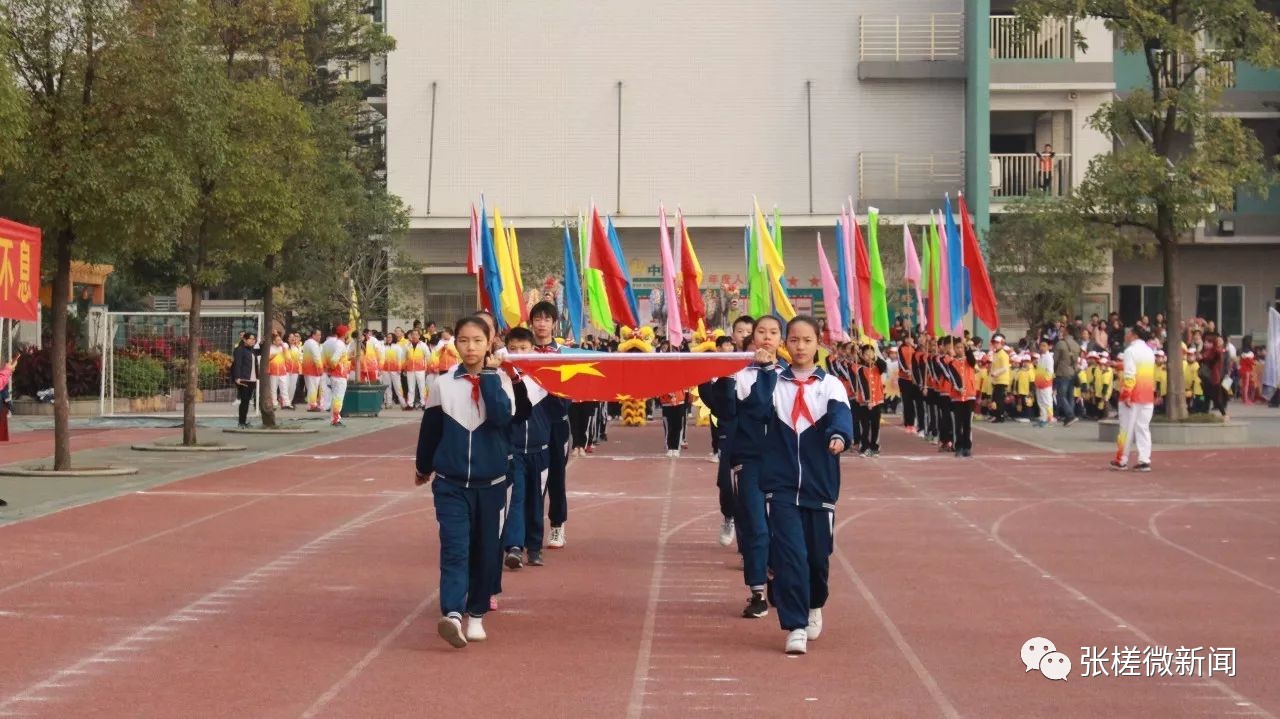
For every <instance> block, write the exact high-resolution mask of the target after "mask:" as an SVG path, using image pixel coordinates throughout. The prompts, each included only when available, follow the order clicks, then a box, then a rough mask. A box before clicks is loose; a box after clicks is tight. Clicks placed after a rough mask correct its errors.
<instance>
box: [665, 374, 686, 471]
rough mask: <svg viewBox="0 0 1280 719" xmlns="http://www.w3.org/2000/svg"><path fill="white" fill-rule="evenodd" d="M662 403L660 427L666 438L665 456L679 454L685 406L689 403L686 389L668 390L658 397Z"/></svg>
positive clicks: (676, 456)
mask: <svg viewBox="0 0 1280 719" xmlns="http://www.w3.org/2000/svg"><path fill="white" fill-rule="evenodd" d="M658 401H659V402H660V403H661V404H662V429H663V436H664V437H665V438H666V444H667V456H668V457H672V458H678V457H679V456H680V441H681V439H683V438H684V418H685V406H686V405H688V403H689V392H688V390H683V389H682V390H679V391H677V392H668V393H666V394H664V395H662V396H661V397H659V398H658Z"/></svg>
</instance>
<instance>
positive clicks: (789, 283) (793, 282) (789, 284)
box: [787, 277, 800, 287]
mask: <svg viewBox="0 0 1280 719" xmlns="http://www.w3.org/2000/svg"><path fill="white" fill-rule="evenodd" d="M798 284H800V280H797V279H796V278H794V277H788V278H787V287H795V286H796V285H798Z"/></svg>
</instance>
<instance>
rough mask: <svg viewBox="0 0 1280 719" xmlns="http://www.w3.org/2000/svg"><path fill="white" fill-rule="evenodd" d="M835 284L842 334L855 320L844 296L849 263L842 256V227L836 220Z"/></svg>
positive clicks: (847, 291) (850, 306) (847, 286)
mask: <svg viewBox="0 0 1280 719" xmlns="http://www.w3.org/2000/svg"><path fill="white" fill-rule="evenodd" d="M836 283H837V285H838V287H837V288H836V289H837V290H838V291H839V295H840V320H841V321H842V322H843V323H844V327H841V328H840V330H841V331H842V332H843V331H844V330H845V329H846V328H848V327H849V326H850V325H852V324H853V323H854V322H855V320H854V319H853V318H852V317H851V316H850V313H851V308H852V305H853V303H852V302H850V301H849V298H848V297H847V296H846V295H848V294H849V263H848V262H846V261H845V256H844V226H843V225H842V224H841V223H840V221H839V220H836ZM828 316H830V315H828Z"/></svg>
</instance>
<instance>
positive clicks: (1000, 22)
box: [990, 15, 1075, 60]
mask: <svg viewBox="0 0 1280 719" xmlns="http://www.w3.org/2000/svg"><path fill="white" fill-rule="evenodd" d="M990 23H991V25H990V30H991V40H990V43H991V44H990V50H991V57H992V58H994V59H996V60H1072V59H1074V58H1075V20H1074V19H1073V18H1057V17H1047V18H1045V19H1044V20H1042V21H1041V22H1040V25H1039V26H1038V27H1034V28H1025V27H1024V26H1023V25H1021V24H1020V23H1019V22H1018V19H1017V18H1016V17H1015V16H1013V15H992V16H991V20H990Z"/></svg>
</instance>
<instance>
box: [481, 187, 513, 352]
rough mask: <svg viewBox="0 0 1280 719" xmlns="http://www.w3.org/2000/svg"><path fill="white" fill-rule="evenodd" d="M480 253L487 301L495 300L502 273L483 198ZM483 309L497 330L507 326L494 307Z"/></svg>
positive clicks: (500, 290) (500, 285) (500, 293)
mask: <svg viewBox="0 0 1280 719" xmlns="http://www.w3.org/2000/svg"><path fill="white" fill-rule="evenodd" d="M480 253H481V257H482V258H483V262H484V285H485V290H486V291H487V292H488V293H489V301H490V302H497V301H498V298H499V297H501V296H502V273H501V272H499V271H498V255H497V254H496V253H495V251H494V249H493V230H491V229H489V219H488V218H487V217H486V216H485V209H484V198H483V197H482V198H480ZM485 309H487V310H489V311H490V312H492V313H493V321H494V322H495V323H496V325H497V327H498V329H499V330H504V329H506V328H507V323H506V322H505V321H504V320H503V319H502V313H501V312H497V311H496V309H497V308H495V307H486V308H485Z"/></svg>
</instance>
